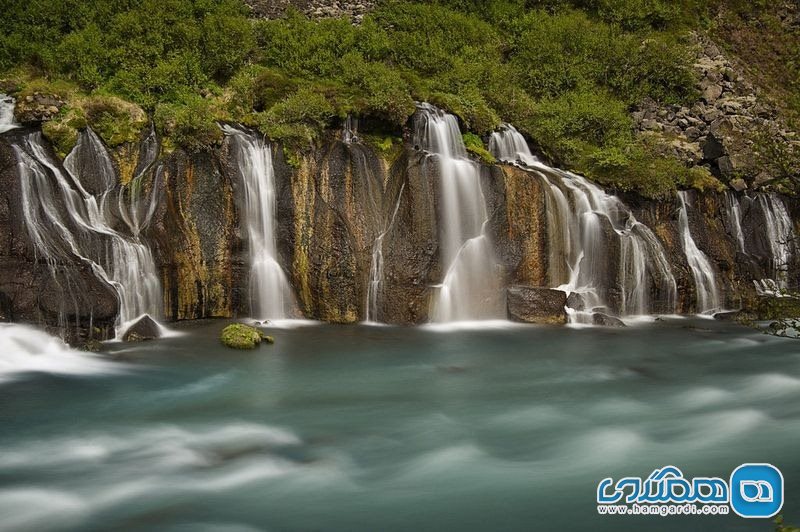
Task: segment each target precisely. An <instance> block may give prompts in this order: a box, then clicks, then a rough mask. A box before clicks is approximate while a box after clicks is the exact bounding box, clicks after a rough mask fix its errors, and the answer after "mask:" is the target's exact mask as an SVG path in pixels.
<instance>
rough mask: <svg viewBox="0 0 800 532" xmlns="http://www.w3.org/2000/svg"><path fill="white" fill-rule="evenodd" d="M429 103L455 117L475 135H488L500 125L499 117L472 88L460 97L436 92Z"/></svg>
mask: <svg viewBox="0 0 800 532" xmlns="http://www.w3.org/2000/svg"><path fill="white" fill-rule="evenodd" d="M430 102H431V103H433V104H435V105H438V106H440V107H442V108H444V109H446V110H448V111H450V112H451V113H453V114H454V115H456V116H457V117H458V118H460V119H461V122H462V123H463V124H464V127H465V128H466V129H468V130H470V131H475V132H476V133H480V134H485V133H490V132H491V131H494V130H495V129H497V127H498V126H499V125H500V117H499V116H498V115H497V113H496V112H495V111H494V109H492V108H491V107H489V105H488V104H487V103H486V101H485V100H484V99H483V97H482V96H481V94H480V93H479V92H478V91H477V89H474V88H469V89H467V90H465V91H464V92H463V93H462V94H461V95H455V94H444V93H441V92H437V93H434V94H432V95H431V97H430Z"/></svg>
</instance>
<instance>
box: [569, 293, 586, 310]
mask: <svg viewBox="0 0 800 532" xmlns="http://www.w3.org/2000/svg"><path fill="white" fill-rule="evenodd" d="M567 306H568V307H569V308H571V309H573V310H586V301H585V300H584V298H583V295H582V294H579V293H578V292H571V293H570V294H569V296H567Z"/></svg>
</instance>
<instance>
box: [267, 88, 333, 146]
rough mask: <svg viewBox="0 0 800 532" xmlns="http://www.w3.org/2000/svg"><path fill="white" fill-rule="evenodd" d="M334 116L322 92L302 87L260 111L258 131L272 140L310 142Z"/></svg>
mask: <svg viewBox="0 0 800 532" xmlns="http://www.w3.org/2000/svg"><path fill="white" fill-rule="evenodd" d="M333 116H334V108H333V106H332V105H331V104H330V102H329V101H328V100H327V99H326V98H325V96H324V95H322V94H320V93H319V92H317V91H314V90H312V89H309V88H303V89H300V90H298V91H297V92H295V93H294V94H292V95H291V96H289V97H287V98H286V99H284V100H283V101H281V102H279V103H277V104H275V105H274V106H273V107H272V108H271V109H270V110H269V111H266V112H263V113H260V114H259V116H258V124H259V128H260V129H261V131H262V132H263V133H264V134H266V135H267V136H269V137H270V138H272V139H274V140H286V141H288V142H290V143H294V144H308V143H310V142H312V141H314V140H315V139H316V138H317V137H318V136H319V135H320V134H321V133H322V130H323V129H324V128H325V127H326V126H327V125H328V123H329V121H330V119H331V118H333Z"/></svg>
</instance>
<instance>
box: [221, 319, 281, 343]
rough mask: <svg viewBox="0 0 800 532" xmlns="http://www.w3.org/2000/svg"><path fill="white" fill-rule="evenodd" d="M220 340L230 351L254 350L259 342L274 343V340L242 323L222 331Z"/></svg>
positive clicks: (229, 326)
mask: <svg viewBox="0 0 800 532" xmlns="http://www.w3.org/2000/svg"><path fill="white" fill-rule="evenodd" d="M220 340H221V341H222V343H223V344H224V345H225V346H226V347H230V348H231V349H255V348H256V347H258V346H259V345H260V344H261V342H266V343H268V344H272V343H275V340H274V338H272V337H271V336H266V335H264V333H262V332H261V331H259V330H258V329H256V328H255V327H251V326H249V325H244V324H243V323H233V324H231V325H228V326H227V327H225V328H224V329H222V333H221V334H220Z"/></svg>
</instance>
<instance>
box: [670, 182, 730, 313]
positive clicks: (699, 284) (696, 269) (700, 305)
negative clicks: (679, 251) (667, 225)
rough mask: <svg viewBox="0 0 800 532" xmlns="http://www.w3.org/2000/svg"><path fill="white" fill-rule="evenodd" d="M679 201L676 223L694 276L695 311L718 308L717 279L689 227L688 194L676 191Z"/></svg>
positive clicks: (707, 310)
mask: <svg viewBox="0 0 800 532" xmlns="http://www.w3.org/2000/svg"><path fill="white" fill-rule="evenodd" d="M678 198H679V199H680V203H681V210H680V213H679V215H678V225H679V227H680V231H681V241H682V243H683V251H684V253H685V254H686V262H687V263H688V264H689V268H690V269H691V270H692V277H694V285H695V290H696V292H697V312H699V313H704V312H709V311H713V310H717V309H719V308H720V294H719V288H718V287H717V281H716V278H715V277H714V269H713V268H712V267H711V262H710V261H709V260H708V257H707V256H706V254H705V253H703V252H702V251H700V249H698V247H697V244H696V243H695V241H694V238H693V237H692V232H691V231H690V229H689V212H688V203H689V202H688V194H687V193H686V192H685V191H680V192H678Z"/></svg>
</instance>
